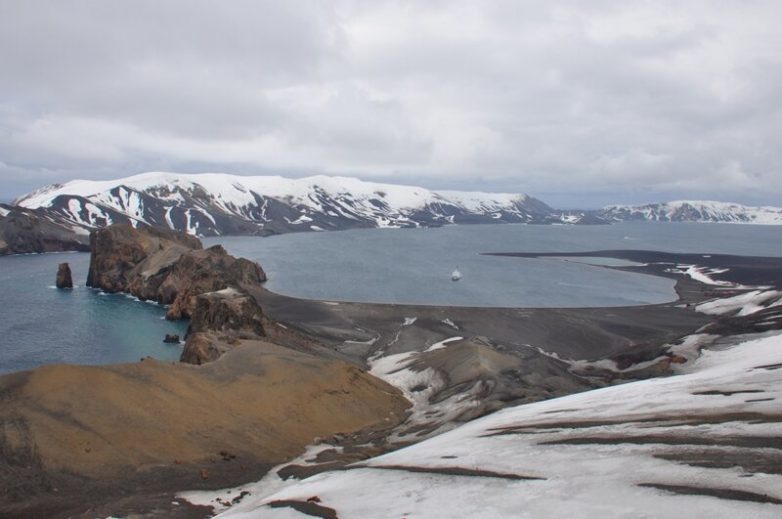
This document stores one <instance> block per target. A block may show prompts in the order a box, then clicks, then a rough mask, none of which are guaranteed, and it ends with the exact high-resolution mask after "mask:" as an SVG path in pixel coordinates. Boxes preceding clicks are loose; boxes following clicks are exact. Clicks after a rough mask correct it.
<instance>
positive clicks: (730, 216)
mask: <svg viewBox="0 0 782 519" xmlns="http://www.w3.org/2000/svg"><path fill="white" fill-rule="evenodd" d="M597 214H598V215H599V216H600V217H601V218H604V219H605V220H608V221H627V220H650V221H657V222H723V223H752V224H766V225H774V224H776V225H780V224H782V208H780V207H748V206H745V205H739V204H731V203H727V202H712V201H702V200H693V201H687V200H678V201H675V202H665V203H659V204H646V205H611V206H608V207H605V208H603V209H602V210H600V211H598V213H597Z"/></svg>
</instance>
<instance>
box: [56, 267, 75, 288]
mask: <svg viewBox="0 0 782 519" xmlns="http://www.w3.org/2000/svg"><path fill="white" fill-rule="evenodd" d="M56 285H57V288H73V278H72V277H71V267H70V265H68V263H60V265H59V267H57V280H56Z"/></svg>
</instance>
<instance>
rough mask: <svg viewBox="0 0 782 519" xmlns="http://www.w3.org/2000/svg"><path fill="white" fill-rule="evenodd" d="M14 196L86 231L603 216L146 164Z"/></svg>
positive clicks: (453, 195) (528, 203) (267, 230)
mask: <svg viewBox="0 0 782 519" xmlns="http://www.w3.org/2000/svg"><path fill="white" fill-rule="evenodd" d="M14 205H16V206H19V207H23V208H26V209H30V210H34V211H36V212H37V213H39V214H41V215H43V216H45V217H46V218H47V219H50V220H51V221H53V222H56V223H59V224H61V225H66V226H72V227H76V228H80V229H84V230H87V229H91V228H95V227H104V226H106V225H110V224H112V223H131V224H133V225H138V224H142V225H143V224H146V225H152V226H162V227H168V228H172V229H178V230H182V231H186V232H188V233H190V234H198V235H203V236H213V235H224V234H245V235H247V234H258V235H268V234H278V233H285V232H295V231H313V230H314V231H318V230H338V229H352V228H362V227H365V228H373V227H436V226H441V225H446V224H453V223H457V224H458V223H461V224H467V223H539V224H546V223H605V222H603V221H602V220H600V219H598V218H597V217H596V216H595V215H593V214H590V213H588V212H583V211H556V210H554V209H552V208H551V207H549V206H548V205H546V204H544V203H543V202H541V201H540V200H537V199H535V198H532V197H530V196H527V195H525V194H508V193H481V192H462V191H439V192H435V191H430V190H428V189H425V188H422V187H414V186H400V185H393V184H380V183H374V182H364V181H361V180H358V179H354V178H345V177H327V176H315V177H307V178H300V179H289V178H283V177H277V176H258V177H242V176H235V175H226V174H218V173H206V174H199V175H184V174H174V173H144V174H141V175H136V176H133V177H128V178H123V179H118V180H108V181H87V180H74V181H72V182H68V183H66V184H62V185H52V186H48V187H45V188H43V189H40V190H38V191H36V192H34V193H31V194H29V195H25V196H23V197H21V198H18V199H17V200H15V201H14Z"/></svg>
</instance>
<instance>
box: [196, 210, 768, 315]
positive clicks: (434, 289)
mask: <svg viewBox="0 0 782 519" xmlns="http://www.w3.org/2000/svg"><path fill="white" fill-rule="evenodd" d="M205 243H206V244H214V243H222V244H223V245H224V246H225V247H226V248H227V249H228V251H229V252H231V253H232V254H234V255H238V256H243V257H246V258H249V259H253V260H256V261H258V262H259V263H261V265H263V267H264V269H265V270H266V272H267V274H268V275H269V281H268V282H267V285H266V286H267V287H268V288H269V289H270V290H273V291H275V292H279V293H282V294H286V295H290V296H295V297H302V298H309V299H326V300H333V301H362V302H383V303H409V304H428V305H459V306H494V307H503V306H527V307H573V306H624V305H637V304H649V303H662V302H667V301H671V300H673V299H675V297H676V295H675V293H674V290H673V285H674V282H673V281H672V280H669V279H663V278H659V277H654V276H647V275H640V274H631V273H626V272H618V271H613V270H609V269H605V268H600V267H596V266H592V265H586V264H581V263H577V262H573V261H562V260H556V259H521V258H507V257H496V256H482V255H481V254H480V253H482V252H571V251H589V250H601V249H648V250H660V251H669V252H694V253H726V254H743V255H755V256H782V226H751V225H728V224H713V225H712V224H660V223H645V222H638V223H622V224H615V225H603V226H556V225H555V226H550V225H540V226H538V225H487V226H477V225H476V226H449V227H442V228H438V229H366V230H353V231H342V232H328V233H304V234H286V235H282V236H275V237H272V238H239V237H220V238H209V239H207V240H205ZM457 267H458V269H459V271H460V272H461V273H462V275H463V277H462V279H461V280H460V281H458V282H452V281H451V279H450V275H451V272H452V271H453V270H454V268H457Z"/></svg>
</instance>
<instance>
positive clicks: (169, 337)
mask: <svg viewBox="0 0 782 519" xmlns="http://www.w3.org/2000/svg"><path fill="white" fill-rule="evenodd" d="M163 342H165V343H168V344H179V335H178V334H176V333H167V334H166V337H165V338H164V339H163Z"/></svg>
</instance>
